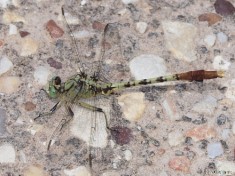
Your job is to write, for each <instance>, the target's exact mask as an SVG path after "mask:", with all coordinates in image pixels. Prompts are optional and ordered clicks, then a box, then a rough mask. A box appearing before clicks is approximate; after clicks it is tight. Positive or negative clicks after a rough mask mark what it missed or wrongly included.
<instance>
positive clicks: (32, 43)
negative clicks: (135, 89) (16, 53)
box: [20, 37, 38, 56]
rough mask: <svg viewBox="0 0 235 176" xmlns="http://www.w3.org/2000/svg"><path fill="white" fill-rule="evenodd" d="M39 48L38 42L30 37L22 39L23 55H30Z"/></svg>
mask: <svg viewBox="0 0 235 176" xmlns="http://www.w3.org/2000/svg"><path fill="white" fill-rule="evenodd" d="M37 50H38V42H37V41H36V40H34V39H32V38H30V37H26V38H23V39H22V48H21V53H20V55H21V56H29V55H31V54H34V53H36V52H37Z"/></svg>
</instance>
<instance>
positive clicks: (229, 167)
mask: <svg viewBox="0 0 235 176" xmlns="http://www.w3.org/2000/svg"><path fill="white" fill-rule="evenodd" d="M215 165H216V169H217V170H218V171H222V172H223V171H224V172H225V171H226V172H228V174H225V175H232V174H233V173H235V163H234V162H232V161H223V160H222V161H219V160H217V161H216V162H215Z"/></svg>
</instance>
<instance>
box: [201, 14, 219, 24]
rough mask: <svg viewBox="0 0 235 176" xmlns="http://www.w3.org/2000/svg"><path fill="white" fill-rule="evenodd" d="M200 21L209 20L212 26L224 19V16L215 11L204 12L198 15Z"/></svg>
mask: <svg viewBox="0 0 235 176" xmlns="http://www.w3.org/2000/svg"><path fill="white" fill-rule="evenodd" d="M198 20H199V21H207V22H208V25H209V26H211V25H213V24H215V23H217V22H219V21H221V20H222V17H221V16H220V15H218V14H215V13H204V14H201V15H200V16H199V17H198Z"/></svg>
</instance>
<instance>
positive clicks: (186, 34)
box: [162, 21, 198, 62]
mask: <svg viewBox="0 0 235 176" xmlns="http://www.w3.org/2000/svg"><path fill="white" fill-rule="evenodd" d="M162 27H163V31H164V38H165V43H166V47H167V49H168V50H169V51H171V52H172V54H173V55H174V57H176V58H177V59H180V60H185V61H187V62H192V61H194V60H196V59H197V57H196V52H195V47H196V45H195V40H196V37H197V36H198V35H197V27H196V26H194V25H192V24H190V23H183V22H175V21H163V22H162Z"/></svg>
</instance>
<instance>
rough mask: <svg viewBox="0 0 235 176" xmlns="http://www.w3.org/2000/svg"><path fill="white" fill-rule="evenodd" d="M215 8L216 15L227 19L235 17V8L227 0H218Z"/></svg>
mask: <svg viewBox="0 0 235 176" xmlns="http://www.w3.org/2000/svg"><path fill="white" fill-rule="evenodd" d="M214 7H215V11H216V13H218V14H220V15H222V16H225V17H226V16H229V15H233V14H234V13H235V7H234V6H233V4H232V3H231V2H229V1H226V0H216V1H215V4H214Z"/></svg>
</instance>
